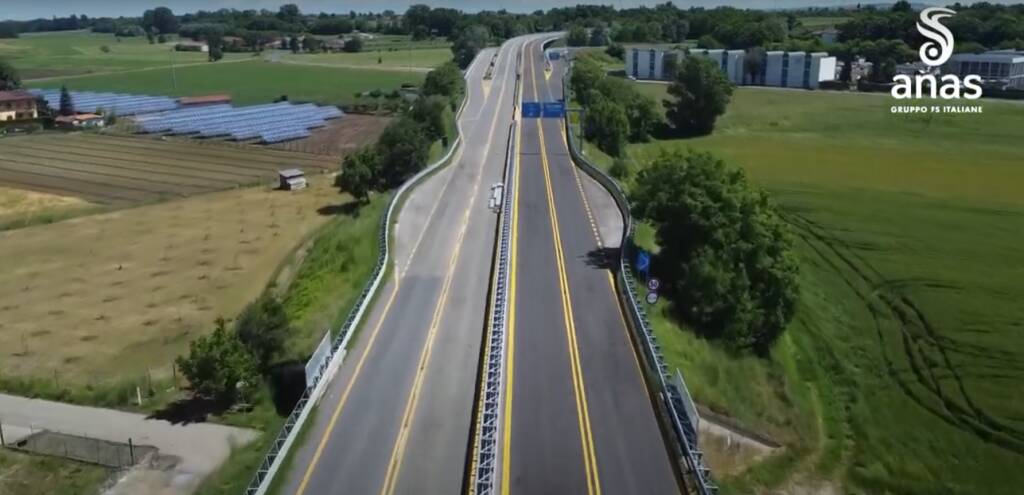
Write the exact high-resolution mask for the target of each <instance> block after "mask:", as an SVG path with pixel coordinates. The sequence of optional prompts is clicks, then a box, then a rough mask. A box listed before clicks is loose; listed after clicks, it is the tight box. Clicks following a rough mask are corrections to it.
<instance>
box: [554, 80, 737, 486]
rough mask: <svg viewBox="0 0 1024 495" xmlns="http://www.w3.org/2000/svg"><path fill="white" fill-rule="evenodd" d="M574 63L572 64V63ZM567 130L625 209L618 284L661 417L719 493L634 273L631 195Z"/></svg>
mask: <svg viewBox="0 0 1024 495" xmlns="http://www.w3.org/2000/svg"><path fill="white" fill-rule="evenodd" d="M570 67H571V65H570ZM569 73H570V70H568V69H567V70H566V72H565V75H564V77H563V78H562V97H563V98H564V100H565V102H566V103H568V102H569V101H571V100H570V99H569V95H570V91H569V87H568V82H569ZM565 127H566V129H565V131H566V136H568V138H569V139H568V144H569V154H570V156H571V157H572V159H573V162H575V163H576V164H577V165H579V167H580V168H581V169H583V171H584V172H586V173H587V175H590V176H591V177H593V178H594V180H596V181H597V182H598V183H599V184H601V186H602V187H604V188H605V189H607V190H608V192H609V193H610V194H611V195H612V198H613V199H614V200H615V204H616V206H618V208H619V211H620V212H621V213H622V219H623V222H624V224H625V225H624V228H623V229H622V243H621V246H622V247H621V253H620V257H619V263H620V266H619V269H618V270H617V272H618V273H616V277H615V288H616V290H617V292H618V295H619V298H620V299H621V303H622V305H623V306H624V307H625V308H626V313H627V314H628V315H629V318H628V320H629V323H630V324H629V326H630V329H631V330H632V336H633V338H634V340H635V341H636V343H637V345H638V346H639V347H640V348H641V350H642V351H643V352H642V353H641V356H642V358H643V359H642V360H643V361H644V371H645V375H646V379H647V380H648V382H650V383H653V384H654V385H655V386H656V387H657V390H659V391H660V394H659V397H657V399H659V404H660V406H661V411H660V412H661V414H659V417H661V418H662V420H663V421H666V422H668V423H669V424H668V426H669V427H670V428H668V430H669V431H671V432H672V433H673V434H674V438H673V439H671V441H672V443H673V444H674V445H673V450H674V452H675V453H676V455H678V456H679V457H680V459H679V460H680V461H681V465H683V466H685V468H686V472H687V474H688V475H690V477H691V479H692V481H693V484H694V485H696V489H697V491H698V492H699V493H700V494H701V495H713V494H716V493H718V487H717V486H716V485H715V483H714V481H712V479H711V470H710V469H708V468H707V467H706V466H705V464H704V454H703V453H702V452H701V451H700V450H699V448H698V446H697V421H698V420H699V419H698V417H697V415H696V407H694V403H693V399H692V398H691V397H690V393H689V392H688V391H687V389H686V385H685V383H684V382H683V375H682V373H681V372H679V371H678V370H677V371H676V375H675V376H673V375H672V374H671V372H669V369H668V366H666V365H665V360H664V357H663V356H662V354H661V347H659V345H658V340H657V338H656V337H655V335H654V331H653V329H652V327H651V323H650V321H649V320H648V319H647V312H646V311H645V310H644V308H643V305H642V303H641V302H640V301H641V298H640V296H639V292H638V291H637V289H636V280H635V277H634V275H633V266H632V263H631V261H630V260H632V259H633V255H634V253H635V249H636V246H635V245H634V243H633V234H634V227H635V226H634V222H633V217H632V215H631V213H630V207H629V200H628V198H627V197H626V193H625V191H623V190H622V187H621V186H620V185H619V183H618V182H616V181H615V179H613V178H611V177H610V176H608V175H607V174H605V172H604V171H603V170H601V169H600V168H598V167H596V166H595V165H593V164H592V163H590V161H589V160H587V159H586V158H585V157H584V156H583V154H582V153H581V152H580V151H579V148H578V142H580V140H582V139H583V137H582V136H574V134H573V129H572V127H573V126H572V125H571V123H570V121H569V119H568V118H567V119H565Z"/></svg>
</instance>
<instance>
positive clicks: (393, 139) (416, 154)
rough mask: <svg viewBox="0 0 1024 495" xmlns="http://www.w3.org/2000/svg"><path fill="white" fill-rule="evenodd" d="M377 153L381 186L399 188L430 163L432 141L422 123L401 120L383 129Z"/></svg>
mask: <svg viewBox="0 0 1024 495" xmlns="http://www.w3.org/2000/svg"><path fill="white" fill-rule="evenodd" d="M377 152H378V153H379V155H380V176H379V177H380V183H381V184H382V187H384V188H391V187H397V186H399V185H401V184H402V182H405V180H406V179H408V178H410V177H412V176H413V175H415V174H416V172H419V171H420V170H421V169H423V167H424V166H425V165H426V164H427V157H428V155H429V154H430V140H429V139H428V138H427V136H426V134H425V133H424V131H423V128H422V126H421V125H420V124H419V123H417V122H416V121H414V120H412V119H411V118H400V119H398V120H395V121H393V122H392V123H391V124H389V125H388V127H387V128H386V129H384V132H383V133H382V134H381V136H380V139H379V140H378V141H377Z"/></svg>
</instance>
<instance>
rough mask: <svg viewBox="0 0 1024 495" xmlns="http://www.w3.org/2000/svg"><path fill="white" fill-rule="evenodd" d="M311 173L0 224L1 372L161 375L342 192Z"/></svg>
mask: <svg viewBox="0 0 1024 495" xmlns="http://www.w3.org/2000/svg"><path fill="white" fill-rule="evenodd" d="M85 139H86V140H91V139H93V138H91V137H90V138H85ZM130 141H131V140H127V141H126V142H130ZM311 182H312V184H311V188H310V189H309V190H305V191H300V192H283V191H275V190H271V189H270V188H269V187H254V188H243V189H238V190H231V191H222V192H215V193H211V194H204V195H201V196H195V197H191V198H185V199H180V200H175V201H169V202H165V203H160V204H155V205H147V206H140V207H137V208H130V209H122V210H117V211H114V212H110V213H103V214H97V215H91V216H85V217H79V218H75V219H71V220H65V221H62V222H59V223H55V224H51V225H43V226H36V227H29V228H24V229H17V230H10V231H6V232H0V245H2V246H3V254H4V256H2V257H0V375H3V374H11V375H14V376H21V377H26V378H50V379H59V380H60V382H61V383H62V384H63V383H76V382H77V383H80V384H89V383H97V382H99V381H103V380H110V379H114V378H117V377H118V376H123V375H125V374H137V373H145V372H146V370H147V369H154V370H158V371H154V374H156V373H161V374H169V373H170V363H171V361H172V360H173V358H174V357H175V356H176V355H177V354H179V353H181V352H182V351H184V350H185V349H186V348H187V344H188V342H189V341H190V340H191V339H192V338H194V337H195V336H196V335H197V334H199V333H205V332H207V331H209V330H210V329H212V325H213V321H214V319H216V318H217V317H218V316H225V317H229V318H230V317H233V316H234V315H235V314H237V312H238V311H239V310H241V308H242V307H243V306H244V305H245V304H246V303H247V302H249V301H251V300H252V299H253V298H255V297H256V296H258V295H259V293H260V292H261V291H262V290H263V288H264V286H265V285H266V284H267V282H268V281H269V280H270V279H271V277H272V276H273V274H274V272H275V270H276V269H277V267H278V265H279V264H280V263H281V262H282V260H284V259H285V258H286V257H287V255H288V254H289V253H290V252H291V251H292V250H293V249H295V248H296V246H299V245H300V244H301V243H302V240H303V239H304V238H305V237H306V236H307V235H309V234H310V233H311V232H312V231H313V230H315V229H316V228H317V227H319V226H321V225H323V224H324V223H325V222H326V221H327V220H328V219H329V215H331V214H332V213H333V212H336V211H337V206H338V205H339V204H341V203H344V202H347V201H348V197H347V196H342V195H340V194H338V192H337V190H336V189H334V188H333V187H332V186H331V179H330V177H329V176H315V177H312V181H311ZM332 207H333V208H332ZM58 374H59V377H58V376H57V375H58Z"/></svg>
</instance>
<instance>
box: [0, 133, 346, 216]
mask: <svg viewBox="0 0 1024 495" xmlns="http://www.w3.org/2000/svg"><path fill="white" fill-rule="evenodd" d="M342 120H345V119H342ZM336 166H337V162H336V160H334V159H333V158H331V157H328V156H319V155H311V154H301V153H288V152H283V151H278V150H271V149H267V148H264V147H255V146H238V145H232V144H229V143H219V142H206V141H198V140H194V139H155V138H142V137H127V136H113V135H99V134H92V133H77V134H71V135H67V134H64V133H41V134H33V135H27V136H17V137H8V138H4V139H2V140H0V185H3V186H8V187H16V188H21V189H24V190H30V191H36V192H41V193H47V194H52V195H59V196H71V197H77V198H81V199H82V200H85V201H89V202H93V203H99V204H109V205H130V204H138V203H145V202H153V201H157V200H162V199H170V198H176V197H182V196H188V195H192V194H200V193H207V192H212V191H219V190H224V189H231V188H235V187H238V186H239V185H251V184H256V183H264V184H266V183H268V182H270V181H273V180H275V179H276V172H277V170H280V169H282V168H291V167H298V168H301V169H304V170H306V171H307V172H310V173H320V172H323V171H325V170H330V169H334V168H335V167H336ZM32 213H35V212H29V214H32Z"/></svg>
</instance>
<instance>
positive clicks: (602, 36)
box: [587, 24, 608, 46]
mask: <svg viewBox="0 0 1024 495" xmlns="http://www.w3.org/2000/svg"><path fill="white" fill-rule="evenodd" d="M587 44H588V45H590V46H605V45H607V44H608V28H606V27H605V26H604V24H598V25H597V26H594V28H593V29H591V30H590V40H588V41H587Z"/></svg>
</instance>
